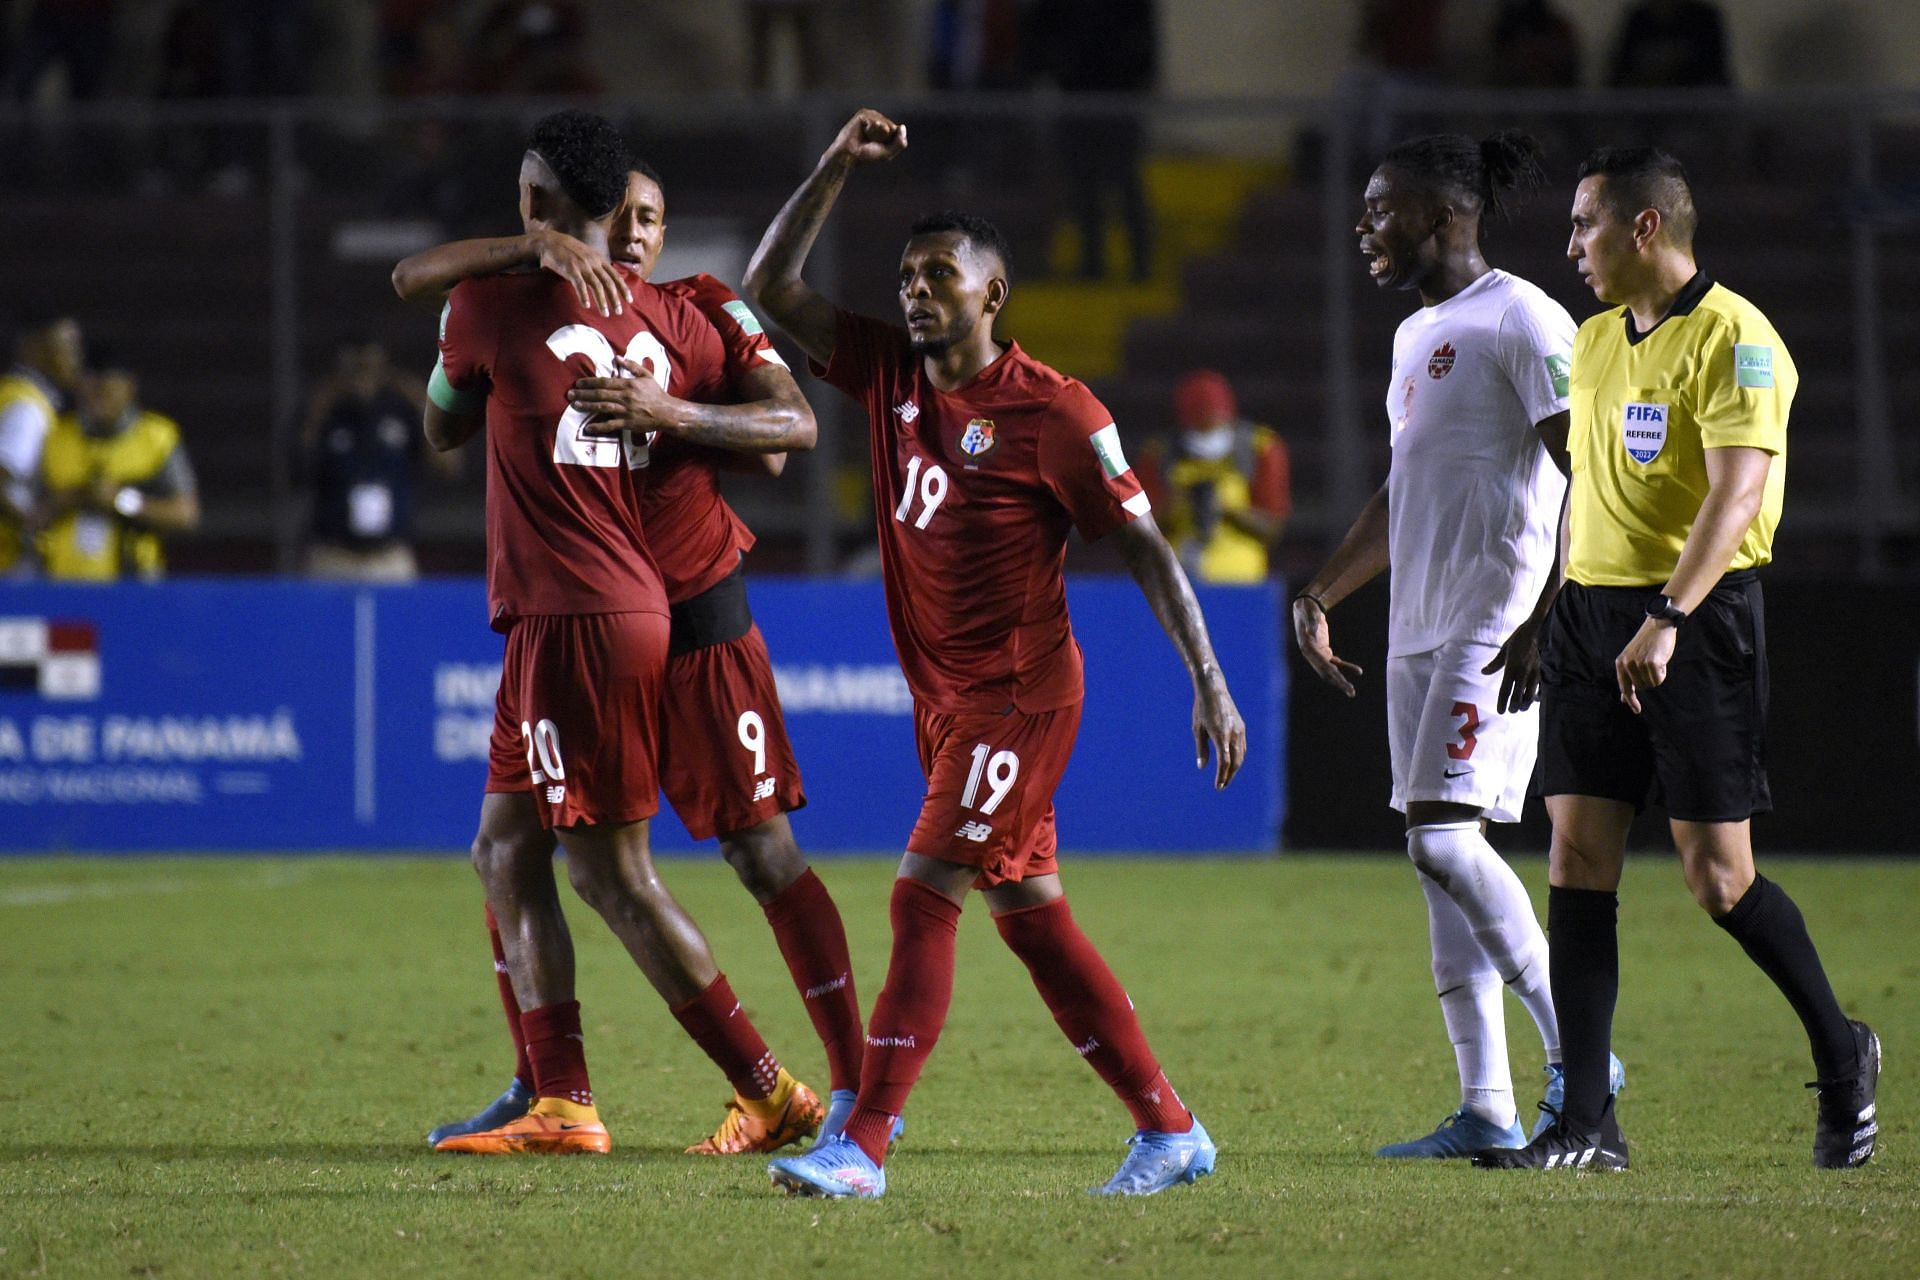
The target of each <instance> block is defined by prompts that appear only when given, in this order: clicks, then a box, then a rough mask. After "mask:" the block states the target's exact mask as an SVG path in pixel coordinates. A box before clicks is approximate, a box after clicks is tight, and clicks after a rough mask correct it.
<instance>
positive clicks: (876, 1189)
mask: <svg viewBox="0 0 1920 1280" xmlns="http://www.w3.org/2000/svg"><path fill="white" fill-rule="evenodd" d="M767 1176H768V1177H769V1178H771V1179H773V1185H774V1186H776V1187H779V1188H781V1189H782V1190H784V1191H785V1192H786V1193H787V1194H788V1195H790V1196H823V1197H825V1198H827V1199H829V1200H841V1199H845V1198H848V1197H853V1198H856V1199H861V1200H877V1199H878V1198H880V1197H881V1196H883V1195H885V1194H887V1171H886V1170H885V1169H882V1168H881V1167H880V1166H879V1165H877V1164H875V1163H874V1162H873V1161H872V1160H871V1159H869V1158H868V1156H867V1153H866V1152H864V1151H862V1150H861V1149H860V1144H859V1143H857V1142H855V1141H853V1139H851V1138H849V1137H847V1136H846V1135H845V1134H842V1135H841V1136H839V1137H837V1138H835V1139H834V1140H833V1141H831V1142H817V1143H815V1144H814V1146H813V1149H812V1150H810V1151H808V1152H807V1153H806V1154H805V1155H803V1156H782V1157H781V1158H780V1159H778V1160H775V1161H772V1162H771V1163H769V1164H768V1165H767Z"/></svg>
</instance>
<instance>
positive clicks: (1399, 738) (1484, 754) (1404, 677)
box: [1387, 642, 1540, 822]
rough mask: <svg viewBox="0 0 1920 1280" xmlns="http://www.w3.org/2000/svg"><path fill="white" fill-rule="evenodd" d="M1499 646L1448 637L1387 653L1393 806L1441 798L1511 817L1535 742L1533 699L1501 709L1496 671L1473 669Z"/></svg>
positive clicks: (1514, 818)
mask: <svg viewBox="0 0 1920 1280" xmlns="http://www.w3.org/2000/svg"><path fill="white" fill-rule="evenodd" d="M1497 652H1499V650H1498V649H1497V648H1496V647H1495V646H1493V645H1490V644H1465V643H1459V642H1452V643H1448V644H1445V645H1442V646H1441V647H1440V648H1438V649H1435V650H1434V651H1433V652H1431V653H1417V654H1413V655H1411V656H1409V657H1405V658H1389V659H1387V749H1388V753H1389V754H1390V755H1391V756H1392V758H1393V799H1392V801H1391V803H1392V805H1393V807H1394V808H1395V809H1398V810H1400V811H1401V812H1402V813H1404V812H1406V808H1407V802H1408V801H1422V800H1428V801H1441V802H1443V803H1446V804H1460V805H1466V806H1467V807H1468V808H1471V809H1479V810H1481V811H1482V812H1484V813H1485V814H1486V816H1487V817H1489V818H1491V819H1492V820H1493V821H1495V822H1518V821H1519V820H1520V808H1521V806H1522V805H1523V804H1525V803H1526V798H1527V783H1528V782H1529V781H1530V780H1531V779H1532V777H1533V759H1534V756H1535V755H1536V754H1538V752H1539V749H1540V704H1539V703H1538V702H1535V703H1534V705H1532V706H1531V707H1528V708H1527V709H1526V710H1525V711H1522V712H1519V713H1517V714H1513V715H1501V714H1500V713H1499V711H1498V710H1496V708H1497V707H1498V705H1499V702H1500V673H1499V672H1495V673H1494V674H1492V675H1490V676H1489V675H1482V674H1481V673H1480V668H1482V667H1484V666H1486V665H1487V664H1488V663H1489V662H1491V661H1493V655H1494V654H1495V653H1497Z"/></svg>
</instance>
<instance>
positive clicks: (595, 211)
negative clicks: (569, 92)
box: [527, 110, 634, 219]
mask: <svg viewBox="0 0 1920 1280" xmlns="http://www.w3.org/2000/svg"><path fill="white" fill-rule="evenodd" d="M527 150H529V151H531V152H533V153H534V154H535V155H537V156H539V157H540V158H541V159H542V160H544V161H546V163H547V168H549V169H551V170H553V176H554V177H555V178H557V179H558V180H559V182H560V189H561V190H562V191H564V192H566V193H567V195H568V196H569V197H571V198H572V200H573V202H574V203H575V204H577V205H579V206H580V208H581V209H582V210H583V211H584V212H585V213H586V215H587V216H588V217H589V218H594V219H600V218H604V217H606V216H607V215H608V214H610V213H612V212H613V211H614V210H615V209H617V208H619V207H620V201H621V200H622V199H623V198H624V197H625V196H626V194H627V171H628V170H629V169H631V168H633V166H634V160H633V155H632V153H631V151H630V150H629V149H628V147H627V140H626V138H625V137H624V136H622V134H621V133H620V131H619V130H618V129H616V128H614V127H613V122H612V121H610V120H608V119H607V118H606V117H605V116H600V115H595V114H594V113H593V112H591V111H578V110H568V111H556V112H554V113H553V114H552V115H550V116H545V117H542V118H541V120H540V121H539V122H538V123H537V124H535V125H534V126H533V132H532V133H531V134H529V135H528V136H527Z"/></svg>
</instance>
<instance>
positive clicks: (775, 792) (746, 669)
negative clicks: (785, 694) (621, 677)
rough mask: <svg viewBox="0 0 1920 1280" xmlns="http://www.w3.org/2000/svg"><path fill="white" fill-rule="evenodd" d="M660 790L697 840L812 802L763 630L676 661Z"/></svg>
mask: <svg viewBox="0 0 1920 1280" xmlns="http://www.w3.org/2000/svg"><path fill="white" fill-rule="evenodd" d="M660 786H661V789H662V790H664V791H665V792H666V793H667V800H668V802H669V803H671V804H672V805H673V811H674V812H675V813H677V814H679V815H680V821H681V822H684V823H685V824H686V826H687V832H688V834H690V835H691V836H692V837H693V838H694V839H696V840H710V839H712V838H713V837H714V836H716V835H723V834H731V833H733V832H735V831H744V830H746V829H747V828H748V827H754V826H758V825H759V824H761V823H762V822H765V821H766V820H767V819H769V818H772V817H776V816H778V815H779V814H783V813H790V812H792V811H793V810H795V809H798V808H800V807H801V806H802V805H804V804H806V802H807V798H806V796H805V795H803V794H801V791H800V768H799V766H798V765H796V764H795V763H794V760H793V744H792V743H790V742H789V741H788V740H787V724H786V721H785V719H784V718H782V716H781V715H780V695H779V693H778V692H776V691H775V689H774V684H773V663H772V662H771V661H770V660H769V659H768V657H767V642H766V641H765V640H764V639H763V638H761V635H760V628H759V627H754V628H753V629H752V630H750V631H748V632H747V634H745V635H743V636H741V637H739V638H738V639H734V640H727V641H723V642H721V643H720V644H710V645H703V646H701V647H700V648H698V649H690V650H688V651H687V652H685V653H676V654H674V655H673V656H672V657H671V658H668V659H667V688H666V694H665V696H664V698H663V700H662V702H661V706H660Z"/></svg>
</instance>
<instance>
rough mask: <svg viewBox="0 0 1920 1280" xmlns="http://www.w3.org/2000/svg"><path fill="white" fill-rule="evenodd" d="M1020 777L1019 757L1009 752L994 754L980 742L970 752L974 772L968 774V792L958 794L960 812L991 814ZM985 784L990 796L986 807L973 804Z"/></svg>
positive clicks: (992, 750) (995, 752) (991, 749)
mask: <svg viewBox="0 0 1920 1280" xmlns="http://www.w3.org/2000/svg"><path fill="white" fill-rule="evenodd" d="M1019 776H1020V757H1019V756H1017V755H1015V754H1013V752H1011V751H995V750H994V749H993V748H992V747H991V746H990V745H988V744H987V743H984V742H982V743H981V744H980V745H978V746H976V747H975V748H974V749H973V770H972V772H970V773H968V774H967V789H966V790H965V791H963V792H961V793H960V807H961V808H962V809H976V808H977V809H979V810H980V812H981V813H985V814H991V813H992V812H993V811H994V810H995V809H998V808H999V807H1000V802H1001V801H1002V800H1005V799H1006V798H1007V792H1009V791H1011V790H1013V780H1014V779H1015V778H1018V777H1019ZM982 780H985V782H986V784H987V790H988V791H990V792H991V793H992V794H990V795H989V796H988V797H987V802H986V803H985V804H975V803H974V802H975V801H976V800H978V799H979V798H980V783H981V781H982Z"/></svg>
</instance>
